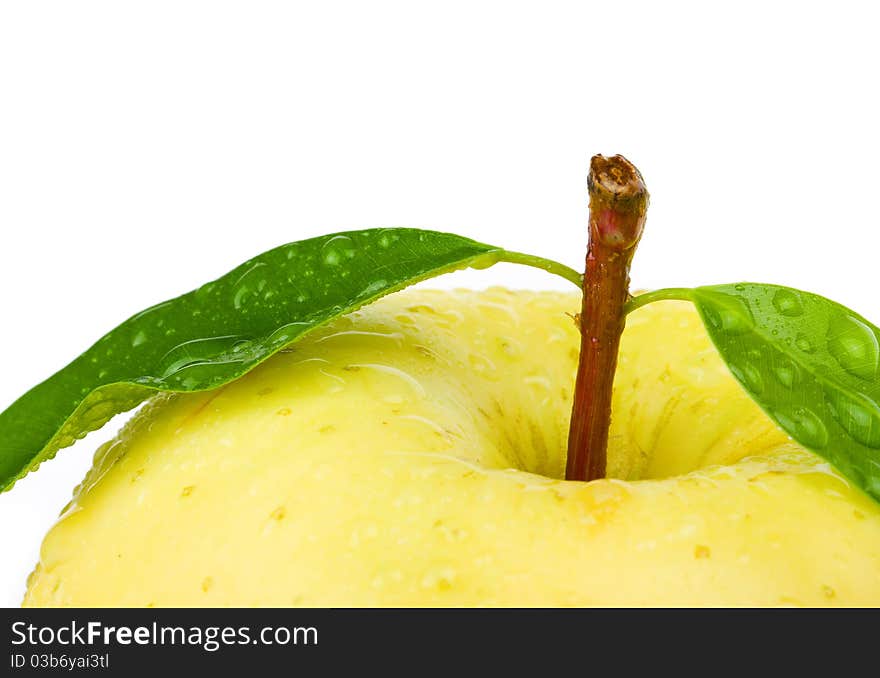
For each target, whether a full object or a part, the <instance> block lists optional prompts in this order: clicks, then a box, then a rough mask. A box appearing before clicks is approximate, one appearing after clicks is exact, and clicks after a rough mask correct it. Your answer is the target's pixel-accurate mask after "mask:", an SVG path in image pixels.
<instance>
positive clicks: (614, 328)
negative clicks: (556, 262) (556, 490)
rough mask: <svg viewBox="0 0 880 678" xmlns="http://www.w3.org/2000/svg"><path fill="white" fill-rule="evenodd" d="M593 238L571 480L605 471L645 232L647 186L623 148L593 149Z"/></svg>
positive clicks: (571, 436) (571, 445) (592, 477)
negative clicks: (623, 339) (623, 338)
mask: <svg viewBox="0 0 880 678" xmlns="http://www.w3.org/2000/svg"><path fill="white" fill-rule="evenodd" d="M587 187H588V190H589V194H590V244H589V248H588V250H587V267H586V272H585V274H584V296H583V305H582V308H581V314H580V318H581V354H580V363H579V365H578V373H577V382H576V384H575V392H574V405H573V407H572V413H571V427H570V429H569V436H568V460H567V464H566V470H565V477H566V479H568V480H595V479H597V478H604V477H605V467H606V457H607V448H608V429H609V427H610V425H611V389H612V386H613V384H614V371H615V369H616V367H617V351H618V348H619V346H620V335H621V334H622V333H623V328H624V322H625V315H624V304H625V303H626V301H627V299H628V298H629V267H630V263H631V262H632V257H633V254H635V248H636V245H638V243H639V239H640V238H641V237H642V231H643V229H644V226H645V215H646V213H647V210H648V191H647V189H646V188H645V182H644V180H643V179H642V175H641V174H639V171H638V170H637V169H636V168H635V166H634V165H633V164H632V163H631V162H629V160H627V159H626V158H624V157H623V156H621V155H615V156H614V157H611V158H606V157H604V156H601V155H597V156H594V157H593V159H592V161H591V163H590V175H589V179H588V181H587Z"/></svg>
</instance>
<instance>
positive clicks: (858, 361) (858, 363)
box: [826, 314, 880, 381]
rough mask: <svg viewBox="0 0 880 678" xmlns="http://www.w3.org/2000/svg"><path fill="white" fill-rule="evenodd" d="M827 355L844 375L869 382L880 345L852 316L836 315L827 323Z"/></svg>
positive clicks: (877, 363)
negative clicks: (830, 356) (844, 372)
mask: <svg viewBox="0 0 880 678" xmlns="http://www.w3.org/2000/svg"><path fill="white" fill-rule="evenodd" d="M826 338H827V341H828V352H829V353H830V354H831V355H832V356H833V357H834V359H835V360H836V361H837V362H838V364H839V365H840V366H841V367H842V368H843V369H844V370H846V371H847V372H849V373H850V374H852V375H853V376H855V377H859V378H860V379H865V380H868V381H870V380H872V379H874V377H875V376H876V374H877V368H878V366H880V342H878V340H877V335H876V334H874V331H873V330H872V329H871V328H870V327H868V326H867V325H865V323H863V322H862V321H860V320H859V319H857V318H854V317H853V316H851V315H843V314H840V315H837V316H834V317H832V318H831V320H830V321H829V324H828V334H827V337H826Z"/></svg>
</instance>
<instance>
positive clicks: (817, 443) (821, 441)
mask: <svg viewBox="0 0 880 678" xmlns="http://www.w3.org/2000/svg"><path fill="white" fill-rule="evenodd" d="M773 417H774V418H775V419H776V420H777V421H778V422H779V423H780V424H781V425H782V427H783V428H784V429H785V430H786V431H788V432H789V433H791V434H792V436H794V438H796V439H797V440H798V441H799V442H800V443H802V444H803V445H805V446H806V447H811V448H814V449H822V448H824V447H825V446H827V445H828V429H827V428H825V424H823V423H822V420H821V419H820V418H819V417H818V416H816V414H814V413H813V412H812V411H810V410H808V409H807V408H805V407H799V408H798V409H796V410H794V411H793V412H790V413H788V412H782V411H779V410H774V411H773Z"/></svg>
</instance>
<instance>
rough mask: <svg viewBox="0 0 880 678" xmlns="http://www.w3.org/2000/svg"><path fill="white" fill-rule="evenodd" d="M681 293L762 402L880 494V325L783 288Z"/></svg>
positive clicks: (745, 286) (803, 440) (804, 440)
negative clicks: (698, 313) (690, 302)
mask: <svg viewBox="0 0 880 678" xmlns="http://www.w3.org/2000/svg"><path fill="white" fill-rule="evenodd" d="M678 292H679V293H683V292H684V291H683V290H679V291H678ZM669 296H672V295H668V296H667V298H669ZM681 296H687V297H688V298H690V299H691V300H692V301H693V302H694V303H695V304H696V306H697V309H698V310H699V312H700V315H701V316H702V318H703V321H704V323H705V325H706V328H707V330H708V332H709V336H710V337H711V338H712V341H713V342H714V343H715V346H716V347H717V348H718V351H719V352H720V353H721V357H722V358H723V359H724V361H725V362H726V363H727V365H728V367H729V368H730V371H731V372H732V373H733V375H734V376H735V377H736V379H737V380H738V381H739V382H740V383H741V384H742V385H743V387H745V389H746V391H748V393H749V394H750V395H751V397H752V398H753V399H754V400H755V402H757V403H758V404H759V405H760V406H761V408H762V409H763V410H764V411H765V412H766V413H767V414H768V415H769V416H770V417H771V418H772V419H773V420H774V421H775V422H776V423H777V424H778V425H779V426H781V427H782V428H783V429H784V430H785V431H786V432H787V433H788V434H789V435H790V436H791V437H792V438H794V439H795V440H796V441H797V442H799V443H800V444H801V445H803V446H804V447H806V448H808V449H810V450H812V451H813V452H815V453H816V454H818V455H820V456H822V457H823V458H825V459H827V460H828V461H829V462H831V464H832V465H833V466H835V467H836V468H837V469H838V470H839V471H840V472H841V473H843V474H844V475H845V476H846V477H847V478H848V479H849V480H851V481H852V482H853V483H855V484H856V485H857V486H859V487H860V488H862V489H863V490H865V491H866V492H867V493H868V494H869V495H871V496H872V497H874V498H875V499H877V500H880V330H878V328H877V327H875V326H874V325H872V324H871V323H870V322H868V321H867V320H865V318H863V317H862V316H860V315H859V314H857V313H855V312H853V311H851V310H849V309H848V308H846V307H844V306H841V305H840V304H838V303H835V302H833V301H830V300H829V299H826V298H824V297H820V296H818V295H815V294H809V293H807V292H801V291H799V290H794V289H791V288H788V287H780V286H777V285H761V284H753V283H741V284H738V285H716V286H712V287H698V288H696V289H694V290H690V291H689V292H688V293H687V294H679V297H681ZM661 297H662V294H660V295H658V296H657V298H661Z"/></svg>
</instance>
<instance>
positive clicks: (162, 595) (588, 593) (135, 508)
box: [24, 289, 880, 606]
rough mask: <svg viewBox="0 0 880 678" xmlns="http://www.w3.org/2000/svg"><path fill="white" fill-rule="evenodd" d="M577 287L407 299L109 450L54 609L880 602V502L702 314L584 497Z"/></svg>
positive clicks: (392, 301) (630, 372)
mask: <svg viewBox="0 0 880 678" xmlns="http://www.w3.org/2000/svg"><path fill="white" fill-rule="evenodd" d="M578 307H579V298H578V296H577V295H575V294H562V293H554V292H542V293H532V292H510V291H507V290H503V289H491V290H488V291H486V292H473V291H455V292H443V291H407V292H402V293H398V294H395V295H392V296H390V297H386V298H385V299H383V300H381V301H380V302H378V303H376V304H373V305H371V306H368V307H366V308H363V309H361V310H360V311H357V312H355V313H352V314H350V315H348V316H346V317H344V318H342V319H340V320H338V321H336V322H334V323H332V324H331V325H329V326H327V327H325V328H323V329H321V330H320V331H317V332H315V333H314V334H312V335H310V336H309V337H308V338H307V339H305V340H303V341H302V342H300V343H298V344H296V345H294V346H293V347H292V348H290V349H289V350H287V351H285V352H283V353H281V354H279V355H278V356H276V357H275V358H273V359H272V360H270V361H268V362H267V363H265V364H263V365H262V366H260V367H259V368H257V369H255V370H254V371H253V372H251V373H250V374H248V375H247V376H245V377H243V378H242V379H240V380H238V381H236V382H234V383H231V384H229V385H228V386H226V387H224V388H221V389H219V390H216V391H210V392H205V393H198V394H191V395H179V396H173V397H167V396H165V397H159V398H156V399H155V400H154V401H152V403H150V404H149V405H148V406H147V407H146V408H145V409H144V410H143V411H142V412H141V413H140V414H138V415H137V416H136V417H135V418H134V419H133V420H132V422H131V423H130V424H129V425H128V426H127V427H126V428H125V429H124V430H123V431H122V433H121V434H120V435H119V436H118V437H117V438H116V440H114V441H113V442H111V443H109V444H107V445H105V446H104V447H103V448H101V450H100V451H99V452H98V454H97V456H96V459H95V463H94V467H93V469H92V470H91V472H90V473H89V474H88V476H87V478H86V479H85V480H84V481H83V483H82V485H81V486H80V487H79V488H78V489H77V491H76V494H75V497H74V499H73V501H72V502H71V504H70V505H69V506H68V508H67V509H66V510H65V511H64V513H63V515H62V516H61V518H60V520H59V522H58V524H57V525H56V526H55V527H54V528H53V529H52V530H51V531H50V533H49V534H48V536H47V537H46V539H45V541H44V543H43V547H42V552H41V558H40V563H39V565H38V566H37V568H36V570H35V572H34V573H33V575H32V576H31V578H30V581H29V588H28V592H27V595H26V598H25V601H24V602H25V604H26V605H28V606H44V605H77V606H93V605H111V606H141V605H147V606H154V605H155V606H163V605H176V606H177V605H198V606H212V605H269V606H286V605H305V606H381V605H394V606H416V605H432V606H433V605H455V606H471V605H488V606H502V605H515V606H523V605H541V606H558V605H880V505H878V504H877V503H875V502H873V501H872V500H871V499H869V498H868V497H867V496H866V495H864V494H863V493H862V492H860V491H859V490H858V489H856V488H854V487H852V486H851V485H850V484H849V483H848V482H847V481H846V480H844V479H843V478H842V477H841V476H840V475H839V474H838V473H836V472H835V471H834V470H833V469H831V468H830V467H829V466H828V465H827V464H826V463H824V462H823V461H822V460H821V459H819V458H818V457H815V456H814V455H813V454H811V453H809V452H807V451H805V450H803V449H802V448H800V447H799V446H798V445H796V444H794V443H793V442H792V441H791V440H790V439H789V438H787V437H786V436H785V435H784V434H783V433H782V432H780V431H779V430H778V429H777V428H776V427H775V426H774V424H773V423H772V422H771V421H770V420H769V419H768V418H767V417H766V416H765V415H764V414H763V413H762V412H761V411H760V410H759V409H758V407H757V406H756V405H755V404H754V403H753V402H752V401H751V400H750V399H749V398H748V396H747V395H746V394H745V393H744V392H743V391H742V389H741V388H740V386H739V385H738V384H737V383H736V382H735V381H734V380H733V379H732V378H731V377H730V375H729V373H728V371H727V369H726V368H725V367H724V365H723V364H722V362H721V361H720V359H719V357H718V356H717V354H716V352H715V350H714V348H713V347H712V346H711V344H710V342H709V340H708V338H707V337H706V335H705V333H704V331H703V329H702V325H701V322H700V320H699V318H698V317H697V315H696V313H695V312H694V311H693V309H692V308H691V307H690V306H689V305H687V304H684V303H681V302H663V303H659V304H655V305H652V306H648V307H645V308H643V309H641V310H639V311H637V312H636V313H634V314H633V315H632V316H631V317H630V318H629V321H628V324H627V328H626V331H625V333H624V336H623V341H622V345H621V350H620V360H619V367H618V372H617V376H616V381H615V392H614V401H613V413H612V429H611V433H610V443H609V452H608V473H609V478H608V479H605V480H598V481H593V482H590V483H583V482H570V481H565V480H562V479H561V478H562V476H563V475H564V469H565V448H566V437H567V430H568V421H569V416H570V411H571V399H572V392H571V391H572V386H573V381H574V374H575V369H576V364H577V359H578V336H577V330H576V328H575V326H574V323H573V322H572V320H571V318H570V317H569V316H568V315H567V314H570V313H574V312H575V311H576V310H578Z"/></svg>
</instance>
